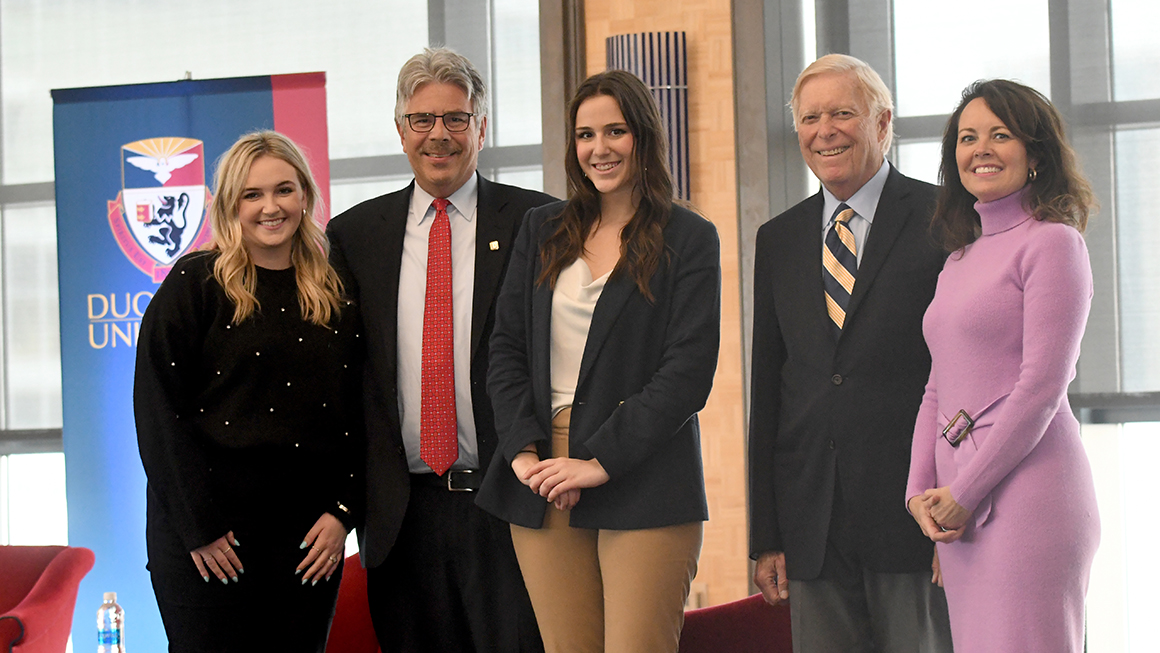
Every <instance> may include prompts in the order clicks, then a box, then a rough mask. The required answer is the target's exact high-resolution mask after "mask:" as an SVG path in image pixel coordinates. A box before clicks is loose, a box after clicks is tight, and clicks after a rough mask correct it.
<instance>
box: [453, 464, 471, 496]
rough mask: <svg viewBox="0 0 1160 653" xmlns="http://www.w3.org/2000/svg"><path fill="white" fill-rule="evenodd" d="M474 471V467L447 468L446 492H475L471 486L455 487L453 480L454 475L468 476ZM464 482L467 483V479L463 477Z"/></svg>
mask: <svg viewBox="0 0 1160 653" xmlns="http://www.w3.org/2000/svg"><path fill="white" fill-rule="evenodd" d="M474 473H475V470H474V469H449V470H447V491H448V492H475V488H472V487H456V485H455V481H454V480H453V479H454V478H455V477H456V476H470V475H472V474H474ZM464 483H465V484H466V483H468V481H467V479H464Z"/></svg>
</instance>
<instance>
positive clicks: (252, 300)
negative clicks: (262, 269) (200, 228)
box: [207, 131, 343, 325]
mask: <svg viewBox="0 0 1160 653" xmlns="http://www.w3.org/2000/svg"><path fill="white" fill-rule="evenodd" d="M263 156H272V157H274V158H277V159H281V160H283V161H285V162H286V163H289V164H290V166H291V167H292V168H294V170H295V171H296V172H297V173H298V185H299V187H300V188H301V190H302V194H303V200H304V201H303V207H304V209H305V214H304V215H303V216H302V220H301V221H300V222H299V223H298V231H296V232H294V240H293V244H292V246H291V250H290V262H291V264H292V265H293V266H294V272H295V278H296V279H297V281H298V306H299V308H300V309H301V311H302V317H303V319H306V320H309V321H311V322H313V323H315V324H318V325H325V324H329V323H330V320H331V318H332V317H334V316H337V315H338V313H339V310H340V301H339V300H340V298H341V297H342V292H343V291H342V282H341V281H340V280H339V278H338V274H337V273H336V272H335V271H334V268H332V267H330V263H329V261H328V260H327V256H328V255H329V253H330V243H329V242H327V240H326V234H325V233H324V232H323V231H322V227H320V226H319V224H318V223H317V222H316V221H315V220H314V213H315V210H316V209H318V208H319V205H320V204H321V200H320V199H319V198H320V194H319V192H318V186H317V185H316V184H315V183H314V178H313V177H312V176H311V175H310V166H309V165H308V164H307V163H306V158H305V157H304V156H302V152H301V151H300V150H299V149H298V146H297V145H295V144H294V142H293V141H291V140H290V139H289V138H286V137H285V136H283V135H282V134H279V133H277V132H273V131H257V132H253V133H249V134H246V135H244V136H242V137H241V138H240V139H238V142H236V143H234V144H233V146H232V147H230V149H229V150H228V151H226V153H225V154H223V155H222V157H221V159H219V160H218V165H217V171H216V172H215V173H214V198H213V202H212V203H211V204H210V208H209V216H210V228H211V229H212V230H213V239H212V240H211V241H210V244H209V245H208V247H207V249H210V250H216V251H217V252H218V257H217V260H216V261H215V262H214V266H213V276H214V278H215V279H217V282H218V283H220V284H221V286H222V288H224V289H225V292H226V296H228V297H229V298H230V301H232V302H233V303H234V319H233V322H234V324H240V323H241V322H243V321H245V319H246V318H248V317H249V316H250V315H252V314H253V313H254V311H256V310H261V306H260V305H259V304H258V299H257V297H255V296H254V291H255V289H256V288H257V270H256V269H255V266H254V259H253V257H251V256H250V251H249V249H248V248H247V247H246V243H245V239H244V238H243V237H242V224H241V222H240V221H239V220H238V206H239V204H240V203H241V199H242V191H243V190H244V189H245V186H246V179H247V178H248V177H249V175H250V166H252V165H253V164H254V161H255V160H256V159H258V158H259V157H263Z"/></svg>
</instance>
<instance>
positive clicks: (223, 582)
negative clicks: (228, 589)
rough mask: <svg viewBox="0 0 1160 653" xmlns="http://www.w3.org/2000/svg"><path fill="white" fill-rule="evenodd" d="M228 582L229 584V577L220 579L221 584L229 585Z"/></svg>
mask: <svg viewBox="0 0 1160 653" xmlns="http://www.w3.org/2000/svg"><path fill="white" fill-rule="evenodd" d="M229 584H230V581H229V579H228V578H223V579H222V585H229Z"/></svg>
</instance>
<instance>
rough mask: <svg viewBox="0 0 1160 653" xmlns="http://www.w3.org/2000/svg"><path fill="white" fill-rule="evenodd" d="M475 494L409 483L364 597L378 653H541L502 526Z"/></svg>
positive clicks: (508, 534)
mask: <svg viewBox="0 0 1160 653" xmlns="http://www.w3.org/2000/svg"><path fill="white" fill-rule="evenodd" d="M474 499H475V493H473V492H450V491H448V490H447V489H446V488H438V487H432V486H429V485H425V484H422V483H412V484H411V500H410V502H409V503H408V504H407V512H406V515H405V517H404V518H403V524H402V527H401V529H400V531H399V537H398V539H397V540H396V541H395V546H394V548H392V549H391V553H390V554H389V555H388V556H387V559H386V561H385V562H383V564H381V565H379V566H378V567H374V568H371V569H368V570H367V596H368V600H369V603H370V610H371V619H372V620H373V622H374V626H375V634H376V635H377V636H378V639H379V645H380V646H381V647H382V649H383V653H446V652H449V651H455V652H456V653H471V652H472V651H475V652H477V653H489V652H491V651H503V652H505V653H506V652H513V653H514V652H517V651H518V652H526V653H542V651H543V650H544V647H543V644H542V643H541V641H540V633H539V630H538V628H537V627H536V619H535V615H534V613H533V612H532V604H531V601H530V600H529V599H528V592H527V589H526V588H525V587H524V580H523V576H521V575H520V568H519V564H518V563H517V562H516V557H515V552H514V551H513V550H512V542H511V531H510V528H509V527H508V524H507V522H504V521H501V520H499V519H496V518H495V517H493V516H492V515H490V514H488V513H486V512H484V511H483V510H481V509H479V508H477V507H476V506H475V501H474Z"/></svg>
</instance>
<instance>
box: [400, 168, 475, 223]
mask: <svg viewBox="0 0 1160 653" xmlns="http://www.w3.org/2000/svg"><path fill="white" fill-rule="evenodd" d="M478 199H479V178H478V176H477V175H474V174H473V175H471V176H470V177H468V178H467V181H465V182H463V185H462V186H460V187H459V190H457V191H455V192H454V193H452V194H451V197H448V198H447V200H448V201H449V202H451V206H449V207H448V208H447V215H448V217H452V216H455V215H457V214H458V215H461V216H463V219H464V220H467V221H468V222H471V221H472V220H474V219H475V205H476V203H477V200H478ZM434 201H435V198H434V197H432V196H431V194H430V193H428V192H427V191H425V190H423V187H422V186H420V185H419V184H418V183H416V184H414V190H413V191H412V192H411V215H412V216H414V219H415V221H416V223H417V224H423V221H424V220H426V219H427V218H428V216H430V217H432V218H434V217H435V209H434V208H433V207H432V206H431V203H432V202H434Z"/></svg>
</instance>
